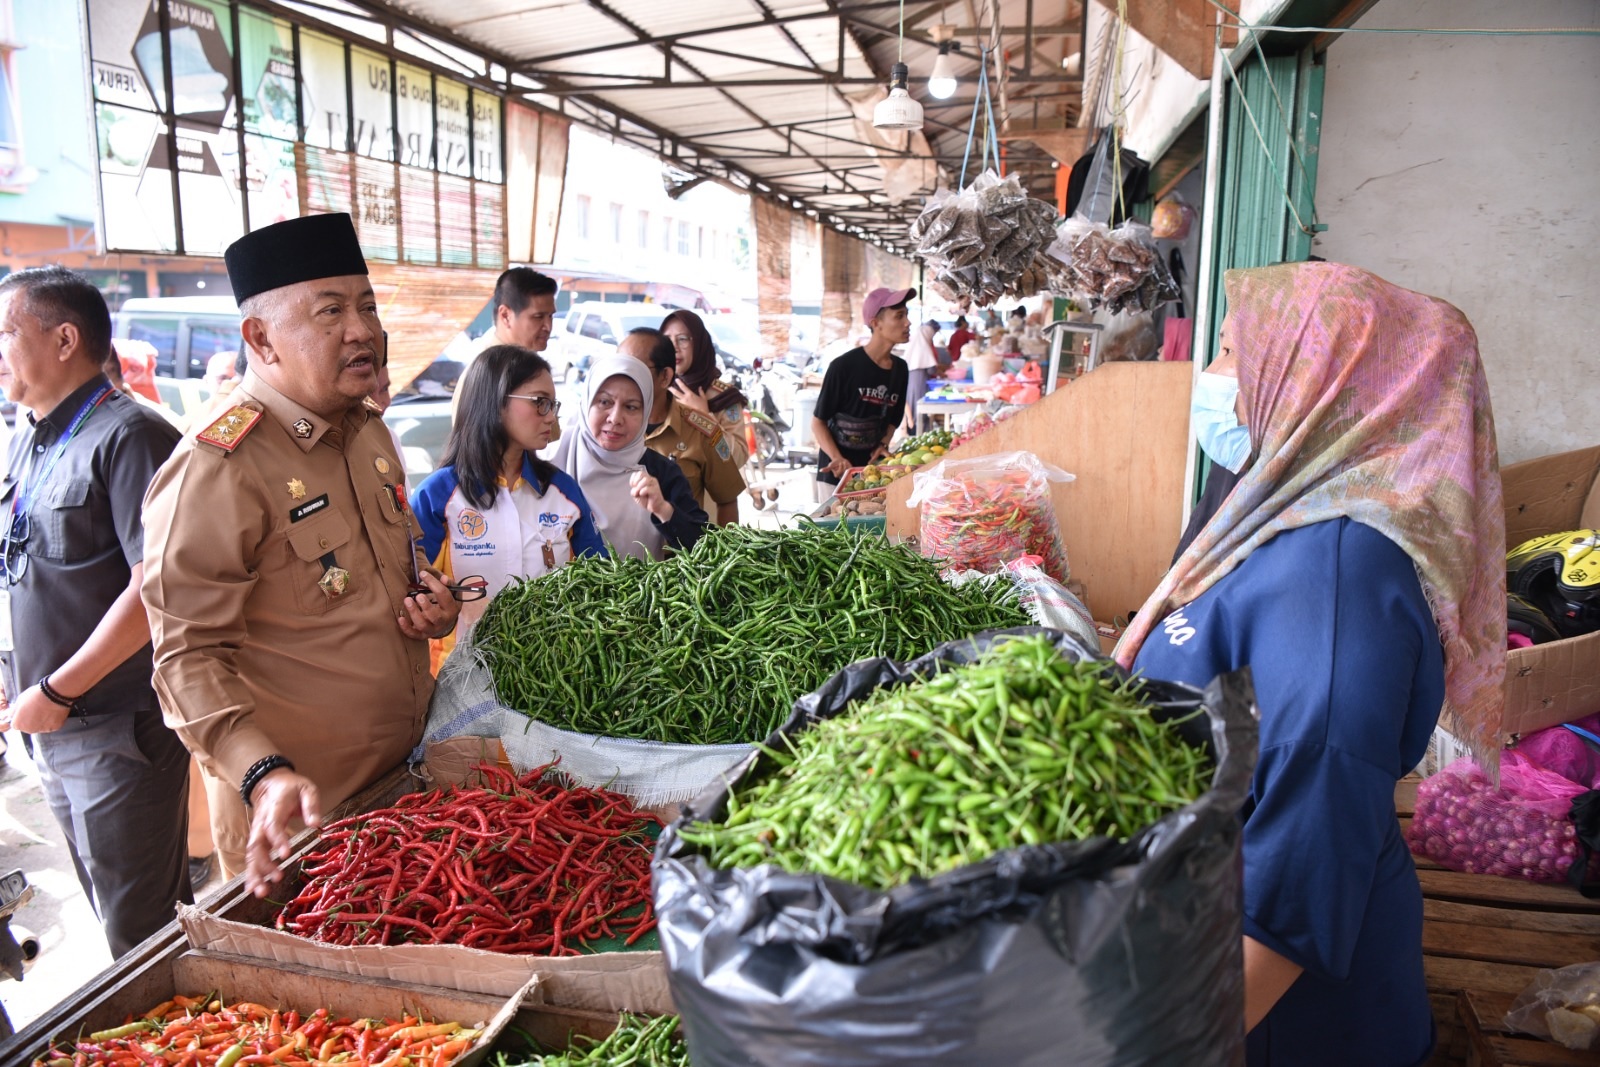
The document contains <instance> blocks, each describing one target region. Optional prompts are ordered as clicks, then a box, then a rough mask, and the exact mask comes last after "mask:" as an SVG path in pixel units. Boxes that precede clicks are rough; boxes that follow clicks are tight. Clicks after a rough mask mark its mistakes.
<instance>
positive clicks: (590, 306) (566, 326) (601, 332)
mask: <svg viewBox="0 0 1600 1067" xmlns="http://www.w3.org/2000/svg"><path fill="white" fill-rule="evenodd" d="M670 314H672V308H669V307H666V306H665V305H663V304H644V303H628V304H606V303H601V302H600V301H598V300H584V301H580V302H579V303H576V304H573V305H572V308H571V310H569V311H568V312H567V314H566V316H565V317H564V318H562V319H560V320H559V321H558V323H557V326H556V329H555V330H554V331H553V332H552V333H551V336H550V347H549V349H548V350H547V351H546V352H545V358H547V359H549V360H550V366H551V368H552V369H553V370H554V373H555V375H556V377H557V378H559V379H560V380H561V381H563V382H565V381H569V380H570V379H571V377H572V374H573V372H574V371H576V372H577V377H578V380H579V381H582V380H583V376H584V373H585V372H586V371H588V369H589V366H590V364H592V363H593V362H594V359H595V357H596V356H609V355H611V354H612V353H614V352H615V351H616V350H617V344H618V343H619V342H621V340H622V339H623V338H624V337H626V336H628V331H629V330H634V329H637V328H639V327H641V326H648V327H649V328H650V329H652V330H659V329H660V328H661V321H662V320H663V319H665V318H666V317H667V316H668V315H670Z"/></svg>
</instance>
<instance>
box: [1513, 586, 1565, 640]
mask: <svg viewBox="0 0 1600 1067" xmlns="http://www.w3.org/2000/svg"><path fill="white" fill-rule="evenodd" d="M1506 629H1507V630H1509V631H1510V632H1512V633H1514V634H1521V635H1522V636H1523V637H1526V638H1527V639H1528V640H1529V641H1530V642H1532V643H1533V644H1536V645H1542V644H1544V643H1545V642H1546V641H1559V640H1561V631H1559V630H1557V629H1556V624H1555V623H1553V622H1551V621H1550V616H1548V615H1546V614H1545V613H1544V611H1543V609H1541V608H1539V607H1538V606H1537V605H1534V604H1532V603H1530V602H1529V601H1528V600H1526V599H1525V598H1523V597H1520V596H1518V595H1517V594H1515V593H1507V594H1506Z"/></svg>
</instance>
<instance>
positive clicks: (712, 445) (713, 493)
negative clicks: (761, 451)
mask: <svg viewBox="0 0 1600 1067" xmlns="http://www.w3.org/2000/svg"><path fill="white" fill-rule="evenodd" d="M645 444H646V445H648V446H649V447H650V449H651V450H652V451H654V452H659V453H661V454H662V455H663V456H666V457H667V458H668V459H673V460H677V462H678V466H679V467H680V468H681V469H682V470H683V476H684V477H685V478H687V479H689V490H690V492H692V493H693V494H694V498H695V499H696V500H700V499H701V498H702V497H703V496H709V497H710V498H711V500H712V501H713V502H715V503H717V504H731V503H733V502H734V501H735V500H738V499H739V494H740V493H742V492H744V475H743V474H741V473H739V463H738V461H737V460H735V459H734V455H733V447H732V441H731V440H730V439H729V437H728V435H727V434H726V433H724V432H723V429H722V427H721V426H720V425H719V424H718V420H717V418H716V416H714V415H702V414H700V413H699V412H698V411H694V410H692V409H690V408H686V407H684V406H683V405H682V404H680V403H678V401H676V400H674V401H672V406H671V407H670V408H668V409H667V418H666V421H665V422H663V423H661V425H659V426H657V427H656V428H655V430H654V432H652V433H650V434H648V435H647V436H646V437H645Z"/></svg>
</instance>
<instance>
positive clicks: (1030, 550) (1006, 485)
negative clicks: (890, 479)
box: [908, 452, 1075, 584]
mask: <svg viewBox="0 0 1600 1067" xmlns="http://www.w3.org/2000/svg"><path fill="white" fill-rule="evenodd" d="M1074 477H1075V476H1074V475H1071V474H1068V473H1067V472H1066V471H1064V470H1060V469H1058V468H1056V467H1052V466H1051V465H1050V464H1048V463H1046V462H1044V461H1043V460H1041V459H1040V458H1039V457H1038V456H1036V455H1034V454H1033V453H1032V452H1001V453H997V454H996V455H992V456H978V457H976V458H973V459H956V460H950V459H946V460H940V461H939V462H938V463H936V464H934V465H933V467H931V468H929V469H927V470H920V471H918V472H917V473H916V474H914V475H912V483H913V488H912V490H911V496H910V499H909V501H908V503H910V504H911V505H912V506H920V508H921V523H920V532H919V533H918V535H917V539H918V544H919V545H920V547H921V551H922V554H923V555H924V556H926V557H928V558H930V559H942V560H944V561H946V562H947V563H948V564H949V565H950V567H951V569H953V570H958V571H963V570H975V571H983V572H984V573H986V574H992V573H994V572H996V571H998V570H1000V569H1001V568H1003V567H1004V566H1005V565H1006V564H1007V563H1010V562H1011V561H1012V560H1014V559H1017V558H1019V557H1021V556H1037V557H1038V558H1039V559H1041V560H1043V561H1044V562H1043V563H1042V564H1041V567H1042V569H1043V570H1044V572H1045V573H1046V574H1048V575H1049V576H1050V577H1052V578H1054V579H1055V580H1056V581H1058V582H1061V583H1063V584H1065V583H1066V581H1067V579H1068V578H1069V577H1070V576H1071V571H1070V570H1069V568H1068V566H1067V545H1066V542H1065V541H1063V540H1062V538H1061V526H1060V524H1059V523H1058V522H1057V521H1056V508H1055V501H1054V500H1052V499H1051V492H1050V483H1051V482H1070V481H1073V480H1074Z"/></svg>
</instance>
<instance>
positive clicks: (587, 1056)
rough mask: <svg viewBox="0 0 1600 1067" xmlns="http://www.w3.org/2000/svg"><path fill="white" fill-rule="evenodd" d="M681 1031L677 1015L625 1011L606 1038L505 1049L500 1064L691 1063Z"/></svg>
mask: <svg viewBox="0 0 1600 1067" xmlns="http://www.w3.org/2000/svg"><path fill="white" fill-rule="evenodd" d="M677 1032H678V1017H677V1016H676V1015H658V1016H656V1017H655V1018H654V1019H651V1018H647V1017H645V1016H642V1015H629V1014H627V1013H626V1012H624V1013H623V1015H622V1017H621V1019H620V1020H619V1021H618V1023H617V1028H616V1029H615V1030H613V1031H612V1032H611V1034H610V1036H608V1037H607V1038H606V1039H605V1040H604V1041H596V1040H595V1039H593V1038H590V1037H578V1038H576V1039H574V1045H575V1046H576V1047H574V1048H573V1049H570V1050H568V1051H566V1052H558V1053H552V1054H549V1055H544V1056H540V1055H534V1056H508V1055H506V1054H505V1053H501V1054H500V1056H499V1058H498V1060H497V1061H496V1067H690V1064H689V1050H688V1049H687V1048H686V1047H685V1046H684V1044H683V1042H682V1041H681V1040H679V1038H678V1036H677Z"/></svg>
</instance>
